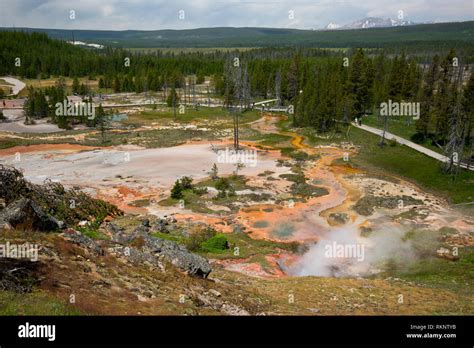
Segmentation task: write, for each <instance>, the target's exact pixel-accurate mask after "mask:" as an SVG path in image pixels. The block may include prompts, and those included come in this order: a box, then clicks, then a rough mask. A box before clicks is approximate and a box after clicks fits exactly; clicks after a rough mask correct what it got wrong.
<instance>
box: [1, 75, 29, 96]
mask: <svg viewBox="0 0 474 348" xmlns="http://www.w3.org/2000/svg"><path fill="white" fill-rule="evenodd" d="M0 80H5V81H6V82H7V83H9V84H11V85H13V86H8V87H10V88H11V89H12V92H13V93H12V94H9V95H17V94H18V93H20V91H21V90H22V89H23V88H25V87H26V84H25V83H24V82H22V81H20V80H17V79H14V78H13V77H3V76H2V77H0ZM0 84H1V83H0Z"/></svg>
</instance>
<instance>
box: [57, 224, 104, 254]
mask: <svg viewBox="0 0 474 348" xmlns="http://www.w3.org/2000/svg"><path fill="white" fill-rule="evenodd" d="M63 237H64V239H66V240H67V241H69V242H71V243H73V244H76V245H78V246H80V247H82V248H85V249H87V250H89V251H90V252H92V253H93V254H95V255H96V256H103V255H104V254H105V252H104V250H103V249H102V248H101V246H100V245H99V244H97V243H96V242H95V241H94V240H93V239H91V238H89V237H87V236H85V235H83V234H82V233H81V232H78V231H75V230H73V229H71V228H69V229H67V230H66V231H64V233H63Z"/></svg>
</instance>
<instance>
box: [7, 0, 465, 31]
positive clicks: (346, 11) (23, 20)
mask: <svg viewBox="0 0 474 348" xmlns="http://www.w3.org/2000/svg"><path fill="white" fill-rule="evenodd" d="M400 11H402V12H400ZM399 14H403V17H404V19H406V20H411V21H414V22H418V23H425V22H454V21H467V20H474V0H408V1H405V0H75V1H69V0H0V27H13V26H15V27H32V28H55V29H94V30H159V29H191V28H205V27H223V26H230V27H272V28H297V29H322V28H325V27H326V26H327V25H328V24H329V23H335V24H339V25H344V24H348V23H351V22H353V21H356V20H359V19H362V18H364V17H382V18H393V19H396V18H397V17H398V16H399Z"/></svg>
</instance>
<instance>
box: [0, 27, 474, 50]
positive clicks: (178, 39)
mask: <svg viewBox="0 0 474 348" xmlns="http://www.w3.org/2000/svg"><path fill="white" fill-rule="evenodd" d="M0 30H7V31H12V30H17V31H18V30H20V31H27V32H32V31H35V32H44V33H47V34H48V35H49V36H50V37H52V38H57V39H63V40H68V41H70V40H72V39H73V37H74V40H79V41H84V42H87V43H98V44H103V45H109V46H115V47H129V48H147V47H156V48H160V47H163V48H164V47H264V46H277V45H278V46H294V45H301V46H312V47H361V46H363V47H387V46H392V45H393V44H394V43H397V44H406V45H407V44H419V43H420V42H430V43H435V42H439V43H440V42H448V41H449V42H451V45H453V44H454V43H457V44H460V43H464V44H465V43H466V42H467V43H474V21H469V22H460V23H438V24H420V25H413V26H400V27H392V28H372V29H364V30H332V31H314V30H296V29H272V28H231V27H228V28H227V27H226V28H200V29H190V30H155V31H137V30H127V31H100V30H59V29H33V28H2V29H0Z"/></svg>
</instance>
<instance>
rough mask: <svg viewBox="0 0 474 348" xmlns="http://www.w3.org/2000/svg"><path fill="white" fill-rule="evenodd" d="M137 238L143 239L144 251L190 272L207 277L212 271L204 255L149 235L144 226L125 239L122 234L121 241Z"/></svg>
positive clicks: (142, 247) (142, 248) (130, 240)
mask: <svg viewBox="0 0 474 348" xmlns="http://www.w3.org/2000/svg"><path fill="white" fill-rule="evenodd" d="M137 239H140V241H141V244H142V246H141V250H142V251H143V252H148V253H150V254H153V255H155V256H156V257H162V258H163V259H165V260H166V261H168V262H170V263H171V264H173V265H174V266H175V267H178V268H180V269H182V270H184V271H186V272H187V273H188V274H192V275H197V276H200V277H203V278H207V276H208V275H209V273H211V271H212V269H211V266H210V265H209V262H208V260H207V259H205V258H204V257H202V256H199V255H196V254H194V253H192V252H190V251H189V250H187V249H186V247H184V246H183V245H180V244H177V243H175V242H172V241H170V240H165V239H162V238H157V237H153V236H151V235H149V233H148V231H145V230H144V229H143V226H138V227H137V228H136V229H135V231H133V232H132V234H131V235H129V236H128V238H127V239H125V240H124V238H123V236H121V242H124V241H125V242H132V241H134V240H137Z"/></svg>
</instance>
